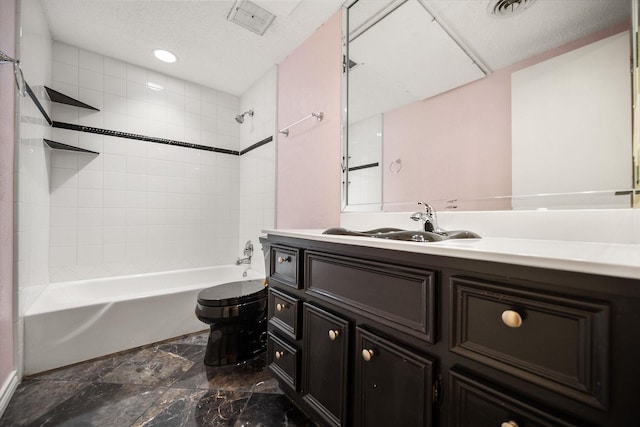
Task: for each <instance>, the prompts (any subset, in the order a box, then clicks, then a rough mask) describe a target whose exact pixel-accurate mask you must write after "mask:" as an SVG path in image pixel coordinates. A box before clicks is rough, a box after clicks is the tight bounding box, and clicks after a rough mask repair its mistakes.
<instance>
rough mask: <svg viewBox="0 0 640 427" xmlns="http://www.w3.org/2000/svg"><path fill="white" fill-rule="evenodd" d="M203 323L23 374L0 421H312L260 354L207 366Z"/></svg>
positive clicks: (4, 426)
mask: <svg viewBox="0 0 640 427" xmlns="http://www.w3.org/2000/svg"><path fill="white" fill-rule="evenodd" d="M207 336H208V331H206V332H200V333H197V334H193V335H190V336H184V337H179V338H177V339H175V340H172V341H164V342H161V343H157V344H152V345H149V346H145V347H143V348H137V349H132V350H130V351H128V352H122V353H118V354H115V355H113V356H111V357H105V358H101V359H96V360H91V361H87V362H84V363H79V364H76V365H72V366H68V367H64V368H60V369H56V370H54V371H49V372H45V373H43V374H40V375H36V376H33V377H30V378H26V379H24V380H23V382H22V383H21V384H20V386H19V387H18V389H17V391H16V393H15V394H14V396H13V398H12V399H11V401H10V402H9V405H8V407H7V409H6V411H5V413H4V414H3V415H2V417H1V418H0V427H21V426H28V427H31V426H83V427H85V426H86V427H89V426H95V427H106V426H108V427H120V426H122V427H131V426H136V427H142V426H145V427H146V426H162V427H164V426H167V427H172V426H179V427H183V426H185V427H188V426H199V427H209V426H231V427H236V426H237V427H240V426H245V427H248V426H278V427H279V426H285V425H286V426H293V427H296V426H312V425H313V424H312V423H311V421H309V420H308V419H307V418H306V417H305V416H304V415H303V414H302V413H301V412H300V411H298V410H297V409H296V408H295V407H294V406H293V404H292V403H291V402H290V401H289V400H288V398H287V397H286V396H285V395H284V394H282V391H281V390H280V388H279V387H278V382H277V381H276V380H275V379H274V378H272V377H271V375H270V374H269V371H268V369H267V367H266V366H265V364H266V363H265V359H266V357H265V355H264V354H262V355H260V356H258V357H256V358H254V359H252V360H249V361H246V362H243V363H238V364H235V365H227V366H216V367H212V366H206V365H205V364H204V353H205V349H206V344H207Z"/></svg>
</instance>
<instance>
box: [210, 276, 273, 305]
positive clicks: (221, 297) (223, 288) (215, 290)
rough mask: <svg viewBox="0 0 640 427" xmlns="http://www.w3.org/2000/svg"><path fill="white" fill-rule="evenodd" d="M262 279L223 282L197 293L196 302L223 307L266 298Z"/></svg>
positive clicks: (265, 289) (265, 288)
mask: <svg viewBox="0 0 640 427" xmlns="http://www.w3.org/2000/svg"><path fill="white" fill-rule="evenodd" d="M266 296H267V287H266V286H264V279H258V280H243V281H241V282H231V283H224V284H222V285H218V286H213V287H211V288H207V289H205V290H203V291H200V293H198V304H200V305H203V306H205V307H224V306H231V305H239V304H247V303H250V302H254V301H258V300H260V299H263V298H266Z"/></svg>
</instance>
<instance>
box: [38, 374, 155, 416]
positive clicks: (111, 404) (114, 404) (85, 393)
mask: <svg viewBox="0 0 640 427" xmlns="http://www.w3.org/2000/svg"><path fill="white" fill-rule="evenodd" d="M165 392H166V389H164V388H160V387H148V386H140V385H137V384H107V383H92V384H90V385H88V386H87V387H85V388H83V389H81V390H79V391H78V392H77V393H75V394H74V395H72V396H71V397H69V398H68V399H67V400H65V401H63V402H61V403H59V404H58V405H56V407H55V409H54V410H53V411H49V412H48V413H46V414H43V415H41V416H40V417H38V418H37V419H35V420H33V421H32V422H31V423H29V426H129V425H131V424H132V423H133V422H134V421H135V420H137V419H138V418H139V417H140V416H141V415H142V414H143V413H144V412H145V411H146V410H147V409H148V408H149V407H150V406H151V404H152V403H153V402H155V401H156V400H158V399H159V398H160V397H161V396H162V395H163V394H164V393H165Z"/></svg>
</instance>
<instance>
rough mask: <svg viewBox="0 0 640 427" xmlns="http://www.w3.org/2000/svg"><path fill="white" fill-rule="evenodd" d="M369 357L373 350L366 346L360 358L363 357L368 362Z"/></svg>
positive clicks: (371, 355) (371, 356)
mask: <svg viewBox="0 0 640 427" xmlns="http://www.w3.org/2000/svg"><path fill="white" fill-rule="evenodd" d="M371 358H373V350H370V349H366V348H365V349H364V350H362V359H364V361H365V362H368V361H369V360H371Z"/></svg>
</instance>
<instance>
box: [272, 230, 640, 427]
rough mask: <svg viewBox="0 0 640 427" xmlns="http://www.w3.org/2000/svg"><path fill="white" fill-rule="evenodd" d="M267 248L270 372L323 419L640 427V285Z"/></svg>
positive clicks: (391, 253) (286, 241)
mask: <svg viewBox="0 0 640 427" xmlns="http://www.w3.org/2000/svg"><path fill="white" fill-rule="evenodd" d="M263 244H264V245H265V246H267V247H268V248H269V254H270V258H271V259H270V262H269V265H270V270H269V272H268V275H269V286H270V303H269V350H268V351H269V353H268V364H269V369H270V371H271V372H272V373H273V374H274V375H275V376H276V378H278V380H279V383H280V386H281V388H282V390H283V391H284V392H285V394H286V395H287V396H288V397H289V398H290V399H291V400H292V401H293V402H294V403H295V404H296V406H298V407H299V408H300V409H301V410H302V411H304V412H305V413H306V414H307V415H308V416H309V417H310V418H312V419H313V420H314V421H315V422H316V423H317V424H318V425H323V426H324V425H326V426H362V427H375V426H395V425H402V426H423V427H424V426H434V427H437V426H442V427H445V426H449V427H479V426H482V427H484V426H499V427H531V426H536V427H538V426H581V427H582V426H601V427H603V426H619V425H625V426H626V425H640V422H639V421H637V420H640V405H638V399H639V398H640V365H639V364H638V363H639V362H638V361H639V360H640V342H639V340H637V339H636V338H635V335H634V333H635V331H636V330H638V329H640V280H636V279H625V278H617V277H606V276H598V275H592V274H583V273H576V272H567V271H561V270H551V269H543V268H536V267H527V266H519V265H512V264H504V263H496V262H489V261H482V260H469V259H464V258H454V257H444V256H436V255H431V254H421V253H415V252H410V251H399V250H389V249H382V248H375V247H368V246H355V245H349V244H339V243H331V242H326V241H321V240H311V239H301V238H294V237H286V236H277V235H269V237H268V238H266V239H263ZM283 255H285V256H291V257H292V258H291V259H290V261H288V260H286V259H285V258H286V257H283ZM274 257H275V261H274ZM279 258H283V259H284V261H283V262H278V259H279ZM294 260H295V261H294ZM283 264H284V265H285V267H284V268H283Z"/></svg>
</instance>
